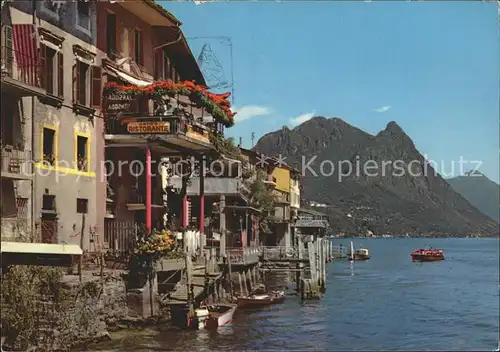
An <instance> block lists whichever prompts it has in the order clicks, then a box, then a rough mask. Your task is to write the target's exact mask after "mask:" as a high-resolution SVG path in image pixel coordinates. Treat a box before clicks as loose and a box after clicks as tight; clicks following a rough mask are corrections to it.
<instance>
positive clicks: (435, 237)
mask: <svg viewBox="0 0 500 352" xmlns="http://www.w3.org/2000/svg"><path fill="white" fill-rule="evenodd" d="M329 237H330V238H333V239H350V238H362V239H384V240H385V239H403V238H425V239H429V238H431V239H443V238H446V239H448V238H449V239H453V238H463V239H468V238H500V235H496V236H486V235H484V236H387V235H386V236H329Z"/></svg>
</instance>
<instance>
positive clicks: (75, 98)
mask: <svg viewBox="0 0 500 352" xmlns="http://www.w3.org/2000/svg"><path fill="white" fill-rule="evenodd" d="M72 78H73V104H76V103H78V81H79V80H78V62H77V63H76V64H74V65H73V75H72Z"/></svg>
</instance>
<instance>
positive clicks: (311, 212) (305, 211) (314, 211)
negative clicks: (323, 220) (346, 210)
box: [299, 208, 328, 216]
mask: <svg viewBox="0 0 500 352" xmlns="http://www.w3.org/2000/svg"><path fill="white" fill-rule="evenodd" d="M299 213H307V214H311V215H318V216H328V214H325V213H321V212H319V211H316V210H312V209H305V208H299Z"/></svg>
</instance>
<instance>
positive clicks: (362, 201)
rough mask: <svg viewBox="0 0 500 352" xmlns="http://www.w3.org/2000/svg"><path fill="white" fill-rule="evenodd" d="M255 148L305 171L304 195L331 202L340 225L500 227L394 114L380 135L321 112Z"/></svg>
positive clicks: (440, 230)
mask: <svg viewBox="0 0 500 352" xmlns="http://www.w3.org/2000/svg"><path fill="white" fill-rule="evenodd" d="M254 149H255V150H257V151H258V152H260V153H262V154H264V155H266V156H279V154H281V156H282V157H283V158H286V159H285V162H286V163H287V164H288V165H290V166H294V167H296V168H297V169H299V170H300V171H301V172H302V175H303V177H302V184H303V191H302V200H303V201H304V202H307V201H311V200H314V201H318V202H321V203H326V204H329V205H330V207H329V208H326V209H328V210H327V211H328V213H329V215H330V222H331V226H332V228H333V229H334V231H335V232H337V233H342V232H343V233H346V234H353V235H355V234H364V233H367V232H368V231H371V232H373V233H375V234H394V235H401V234H406V233H408V234H411V235H422V234H426V235H442V236H448V235H449V236H451V235H468V234H477V233H480V234H483V235H497V234H498V223H497V222H495V221H494V220H492V219H491V218H489V217H487V216H486V215H484V214H483V213H481V212H480V211H479V210H477V209H476V208H474V206H472V205H471V204H470V203H469V202H468V201H467V200H466V199H465V198H464V197H462V196H461V195H460V194H458V193H457V192H455V190H454V189H453V188H452V187H451V186H450V185H449V184H448V183H447V182H446V181H445V180H444V179H443V178H442V177H441V176H440V175H439V174H437V173H436V172H435V171H434V169H433V168H432V166H431V165H430V164H428V163H427V162H426V160H424V157H423V156H422V155H421V154H420V153H419V151H418V150H417V149H416V148H415V145H414V144H413V141H412V140H411V139H410V137H408V136H407V135H406V134H405V132H404V131H403V130H402V129H401V127H400V126H398V124H397V123H395V122H390V123H389V124H387V127H386V128H385V129H384V130H383V131H381V132H380V133H378V134H377V135H375V136H374V135H371V134H368V133H366V132H364V131H362V130H360V129H358V128H356V127H353V126H351V125H349V124H348V123H346V122H345V121H343V120H341V119H339V118H329V119H327V118H325V117H314V118H312V119H310V120H309V121H306V122H304V123H303V124H301V125H299V126H297V127H295V128H294V129H289V128H287V127H283V128H282V129H280V130H278V131H275V132H271V133H268V134H266V135H264V136H263V137H261V138H260V140H259V141H258V143H257V145H256V146H255V148H254ZM332 166H333V167H334V170H333V172H332ZM321 170H322V171H323V172H321Z"/></svg>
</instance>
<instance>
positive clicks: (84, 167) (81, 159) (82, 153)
mask: <svg viewBox="0 0 500 352" xmlns="http://www.w3.org/2000/svg"><path fill="white" fill-rule="evenodd" d="M88 141H89V139H88V138H87V137H84V136H77V137H76V165H77V169H78V170H80V171H88V167H89V165H88V146H89V144H88Z"/></svg>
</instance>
